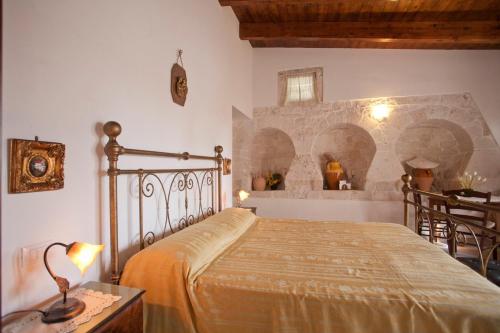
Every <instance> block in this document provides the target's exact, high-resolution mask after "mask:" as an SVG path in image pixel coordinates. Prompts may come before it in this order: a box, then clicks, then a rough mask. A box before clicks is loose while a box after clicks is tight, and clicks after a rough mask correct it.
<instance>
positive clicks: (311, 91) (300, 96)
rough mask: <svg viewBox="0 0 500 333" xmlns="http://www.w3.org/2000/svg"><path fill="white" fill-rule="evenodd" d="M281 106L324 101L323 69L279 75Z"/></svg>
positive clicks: (293, 71) (287, 72)
mask: <svg viewBox="0 0 500 333" xmlns="http://www.w3.org/2000/svg"><path fill="white" fill-rule="evenodd" d="M278 85H279V87H278V89H279V105H288V104H292V103H319V102H322V101H323V69H322V68H305V69H297V70H291V71H284V72H280V73H278Z"/></svg>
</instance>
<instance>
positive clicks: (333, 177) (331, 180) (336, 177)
mask: <svg viewBox="0 0 500 333" xmlns="http://www.w3.org/2000/svg"><path fill="white" fill-rule="evenodd" d="M340 176H341V174H340V173H337V172H326V173H325V180H326V184H327V185H328V189H329V190H338V189H339V181H340Z"/></svg>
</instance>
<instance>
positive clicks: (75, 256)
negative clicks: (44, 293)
mask: <svg viewBox="0 0 500 333" xmlns="http://www.w3.org/2000/svg"><path fill="white" fill-rule="evenodd" d="M55 245H59V246H62V247H64V248H66V255H67V256H68V257H69V259H70V260H71V261H72V262H73V263H74V264H75V265H76V266H77V267H78V268H79V269H80V271H81V272H82V274H83V273H85V271H86V270H87V269H88V268H89V267H90V265H91V264H92V263H93V262H94V260H95V258H96V256H97V254H98V253H99V252H101V251H102V249H103V248H104V245H92V244H87V243H78V242H74V243H71V244H69V245H67V244H64V243H53V244H50V245H49V246H48V247H47V248H46V249H45V252H44V253H43V262H44V263H45V268H47V271H48V272H49V274H50V276H51V277H52V278H53V279H54V281H56V283H57V286H58V287H59V291H60V292H61V294H63V299H62V300H60V301H57V302H55V303H54V304H52V305H51V307H50V308H49V309H48V310H47V312H46V313H45V314H44V316H42V321H43V322H45V323H56V322H61V321H66V320H69V319H71V318H74V317H76V316H78V315H79V314H81V313H82V312H83V311H84V310H85V303H84V302H82V301H80V300H79V299H76V298H66V294H67V292H68V290H69V281H68V280H67V279H66V278H63V277H61V276H57V275H55V274H54V272H53V271H52V269H50V266H49V263H48V261H47V253H48V252H49V250H50V248H51V247H53V246H55Z"/></svg>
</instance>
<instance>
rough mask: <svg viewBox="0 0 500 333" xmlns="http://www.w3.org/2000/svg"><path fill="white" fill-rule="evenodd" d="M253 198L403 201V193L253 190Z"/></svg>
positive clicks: (251, 195) (251, 193) (251, 194)
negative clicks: (303, 193)
mask: <svg viewBox="0 0 500 333" xmlns="http://www.w3.org/2000/svg"><path fill="white" fill-rule="evenodd" d="M250 197H251V198H280V199H312V200H315V199H316V200H358V201H402V200H403V193H402V192H397V191H358V190H344V191H332V190H322V191H309V192H307V193H306V195H305V196H304V195H301V194H300V193H297V192H295V191H287V190H282V191H279V190H276V191H251V192H250Z"/></svg>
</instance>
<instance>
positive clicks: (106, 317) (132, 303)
mask: <svg viewBox="0 0 500 333" xmlns="http://www.w3.org/2000/svg"><path fill="white" fill-rule="evenodd" d="M80 287H81V288H86V289H91V290H94V291H100V292H102V293H103V294H112V295H116V296H121V299H120V300H118V301H116V302H114V303H113V304H111V306H109V307H107V308H104V309H103V311H102V312H101V313H99V314H97V315H95V316H93V317H92V318H91V319H90V321H88V322H86V323H83V324H81V325H79V326H78V327H77V329H76V330H75V331H73V333H87V332H92V333H104V332H106V333H128V332H131V333H142V332H143V308H142V298H141V296H142V294H144V290H141V289H134V288H128V287H123V286H117V285H114V284H108V283H102V282H87V283H85V284H83V285H81V286H80ZM56 298H60V295H58V296H57V297H55V298H51V299H50V300H48V301H47V302H44V303H42V304H40V305H39V306H37V308H44V307H45V306H48V305H50V304H52V303H53V302H54V299H56ZM24 317H25V315H20V316H17V317H15V316H13V318H12V320H6V321H5V322H2V326H3V327H2V328H3V329H7V331H9V327H10V326H11V325H12V326H13V328H15V327H16V323H19V322H20V321H21V320H22V319H23V318H24ZM40 324H41V321H40ZM4 325H5V326H4ZM43 325H45V324H43ZM3 329H2V332H3V331H4V330H3ZM14 331H16V330H15V329H14Z"/></svg>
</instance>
